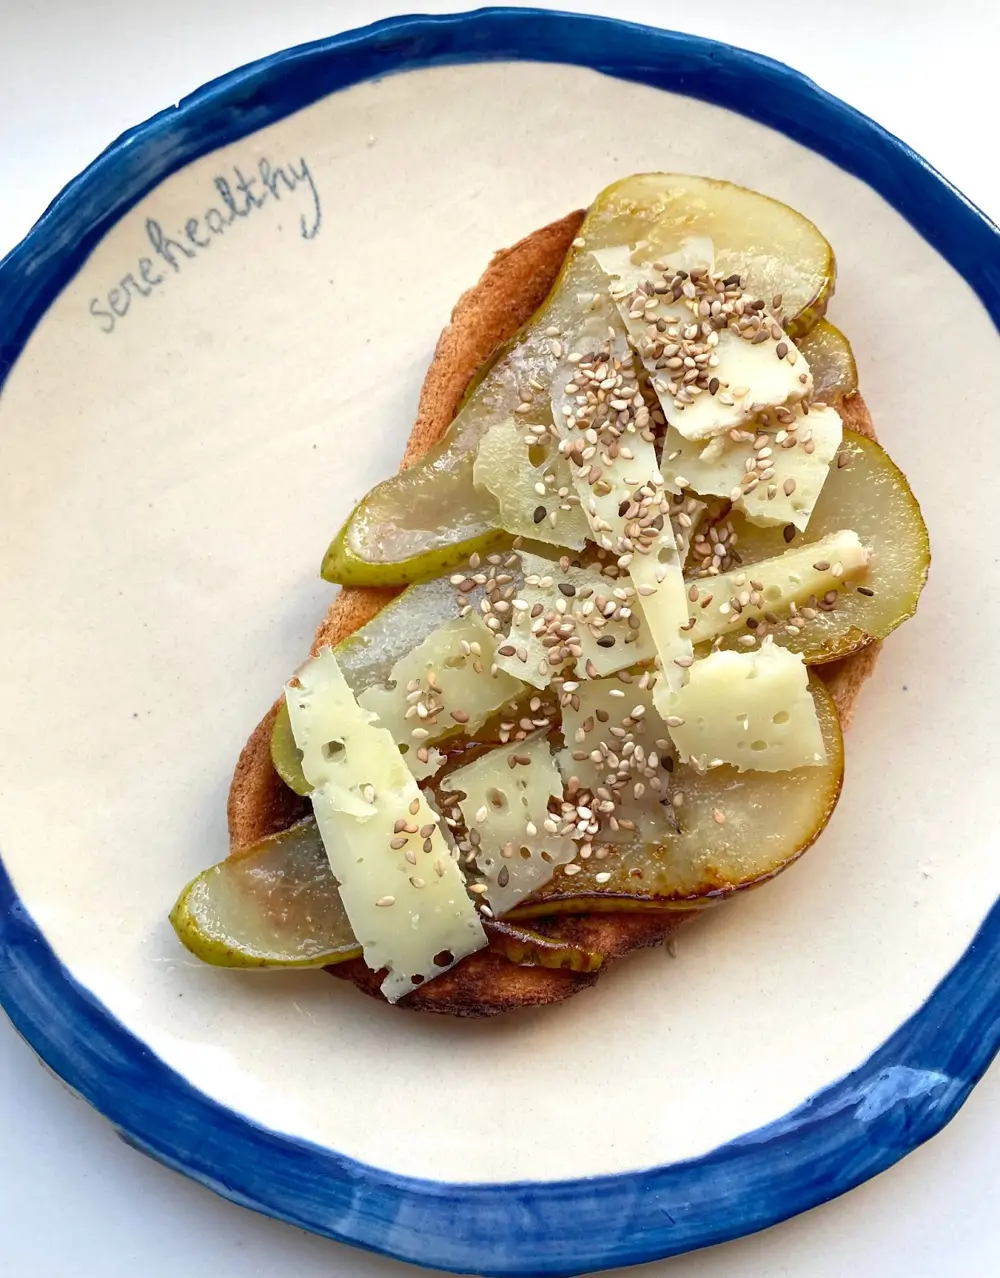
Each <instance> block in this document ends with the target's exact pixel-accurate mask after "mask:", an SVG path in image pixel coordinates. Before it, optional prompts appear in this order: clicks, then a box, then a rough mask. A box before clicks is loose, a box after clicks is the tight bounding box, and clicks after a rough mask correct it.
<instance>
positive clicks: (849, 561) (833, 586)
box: [690, 529, 869, 643]
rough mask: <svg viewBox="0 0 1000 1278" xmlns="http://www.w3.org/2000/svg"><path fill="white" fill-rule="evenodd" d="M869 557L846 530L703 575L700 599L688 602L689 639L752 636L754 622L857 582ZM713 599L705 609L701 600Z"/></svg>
mask: <svg viewBox="0 0 1000 1278" xmlns="http://www.w3.org/2000/svg"><path fill="white" fill-rule="evenodd" d="M868 558H869V556H868V551H867V550H866V549H865V547H864V546H863V545H862V544H861V539H860V538H859V537H858V534H857V533H856V532H852V531H851V530H850V529H842V530H841V531H840V532H834V533H829V534H828V535H827V536H826V537H822V538H821V539H820V540H819V541H814V542H811V543H810V544H808V545H805V546H796V547H795V548H794V549H790V550H786V551H785V552H784V554H781V555H775V556H774V557H773V558H771V559H761V560H759V561H758V562H757V563H755V564H746V565H745V566H744V567H742V568H739V569H733V570H732V571H730V572H726V573H720V574H719V575H718V576H717V577H703V578H701V579H700V580H699V581H698V582H697V583H696V584H697V586H698V589H699V592H700V593H699V598H698V599H697V600H695V601H692V602H691V604H690V607H691V615H692V617H693V618H694V627H693V628H692V630H691V631H690V634H691V638H692V639H693V640H694V642H695V643H704V642H705V640H706V639H714V638H715V636H716V635H724V634H728V633H729V632H739V631H740V630H742V631H743V632H744V633H747V634H749V631H748V630H747V628H746V623H747V621H748V620H750V619H751V618H756V619H759V618H761V617H763V615H764V613H765V612H774V613H778V614H780V613H782V612H787V611H788V608H789V605H791V604H793V603H794V604H797V605H802V604H804V603H806V602H807V601H808V600H809V599H810V598H811V597H812V596H813V595H815V596H816V598H817V599H821V598H822V597H823V596H824V595H825V594H826V593H827V591H829V590H839V589H841V588H842V587H843V586H844V585H845V584H846V582H847V581H848V580H850V581H857V579H858V578H859V577H861V576H863V575H864V573H865V571H866V570H867V568H868ZM709 596H711V603H709V604H708V605H707V606H706V607H704V608H703V607H702V606H701V601H702V600H704V599H707V598H708V597H709ZM734 601H735V603H734Z"/></svg>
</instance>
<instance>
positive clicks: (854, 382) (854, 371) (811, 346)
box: [799, 319, 858, 407]
mask: <svg viewBox="0 0 1000 1278" xmlns="http://www.w3.org/2000/svg"><path fill="white" fill-rule="evenodd" d="M799 353H800V354H801V355H804V356H805V358H806V362H807V363H808V365H809V370H810V372H811V373H812V376H813V396H812V397H813V399H818V400H821V401H822V402H823V403H824V404H832V405H833V406H834V407H836V406H837V404H839V403H840V401H841V400H842V399H844V398H845V397H846V396H847V395H853V394H854V392H855V391H856V390H857V389H858V366H857V364H856V363H855V362H854V352H853V351H852V350H851V343H850V342H849V341H848V340H847V338H846V337H845V336H844V334H843V333H842V332H841V331H840V329H839V328H837V327H835V326H834V325H833V324H831V323H830V321H829V320H827V319H821V320H820V321H819V323H818V324H816V325H814V326H813V327H812V328H811V329H810V330H809V332H808V333H806V334H805V336H804V337H801V338H800V339H799Z"/></svg>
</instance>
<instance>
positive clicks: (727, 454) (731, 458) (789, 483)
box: [661, 404, 843, 532]
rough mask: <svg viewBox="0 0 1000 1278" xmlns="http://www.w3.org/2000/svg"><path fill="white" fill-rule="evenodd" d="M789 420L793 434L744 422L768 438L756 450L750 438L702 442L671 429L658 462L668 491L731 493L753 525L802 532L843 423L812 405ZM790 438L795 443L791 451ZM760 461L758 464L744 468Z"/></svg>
mask: <svg viewBox="0 0 1000 1278" xmlns="http://www.w3.org/2000/svg"><path fill="white" fill-rule="evenodd" d="M793 416H794V422H793V423H792V427H793V428H792V429H791V430H789V429H788V427H787V426H785V427H783V428H781V429H778V430H776V429H775V423H774V422H772V421H766V422H764V421H755V422H748V423H747V432H746V433H749V434H752V435H753V436H754V437H755V438H756V439H761V438H762V437H765V436H766V438H767V441H768V442H767V443H766V444H764V446H763V447H762V448H761V449H759V450H755V449H754V447H753V443H754V440H752V439H751V440H747V439H740V440H737V441H734V440H732V439H730V438H729V435H728V434H727V435H721V436H720V435H717V436H715V438H714V439H712V440H710V441H709V442H708V443H707V444H706V443H705V441H704V440H688V439H685V438H684V436H683V435H681V434H680V432H679V431H677V430H676V429H675V428H674V427H673V426H671V427H669V428H668V430H667V434H666V437H665V439H664V442H663V456H662V463H661V466H662V470H663V477H664V483H665V484H666V487H667V488H668V489H669V490H670V491H671V492H674V493H679V492H681V491H682V490H683V489H690V490H691V491H692V492H696V493H700V494H701V495H702V496H706V497H711V496H715V497H726V498H729V499H733V497H734V494H735V500H734V501H733V504H734V505H735V507H736V508H737V509H738V510H742V511H744V512H745V514H746V516H747V518H748V519H749V520H750V522H751V523H754V524H761V525H764V526H769V525H775V524H794V525H795V527H796V528H798V529H799V531H800V532H803V531H804V530H805V528H806V527H807V525H808V523H809V519H810V517H811V515H812V512H813V510H814V508H815V506H816V502H817V500H818V499H819V495H820V492H821V490H822V488H823V485H824V483H825V482H826V478H827V476H828V475H829V473H830V463H831V462H832V461H833V459H834V458H835V457H836V455H837V451H838V449H839V448H840V444H841V440H842V438H843V423H842V422H841V420H840V414H839V413H838V412H837V410H836V409H835V408H832V407H829V406H827V405H825V404H812V405H810V406H809V408H808V411H805V410H804V408H803V406H802V405H797V406H796V409H795V411H794V414H793ZM758 430H759V431H760V432H761V434H758V433H757V432H758ZM741 433H742V432H741ZM788 440H794V441H795V442H794V443H793V445H792V446H791V447H788V446H787V443H786V441H788ZM758 459H759V462H760V464H759V465H754V468H753V470H748V469H747V467H748V464H749V463H750V462H756V461H757V460H758ZM751 476H753V479H751V478H750V477H751ZM681 480H683V481H684V482H683V483H681V482H680V481H681Z"/></svg>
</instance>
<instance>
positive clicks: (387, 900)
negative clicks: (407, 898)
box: [375, 896, 396, 906]
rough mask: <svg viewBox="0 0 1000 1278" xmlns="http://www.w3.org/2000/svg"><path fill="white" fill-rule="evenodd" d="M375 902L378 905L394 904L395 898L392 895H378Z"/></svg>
mask: <svg viewBox="0 0 1000 1278" xmlns="http://www.w3.org/2000/svg"><path fill="white" fill-rule="evenodd" d="M375 904H376V905H380V906H387V905H395V904H396V898H395V897H394V896H380V897H379V899H378V900H377V901H376V902H375Z"/></svg>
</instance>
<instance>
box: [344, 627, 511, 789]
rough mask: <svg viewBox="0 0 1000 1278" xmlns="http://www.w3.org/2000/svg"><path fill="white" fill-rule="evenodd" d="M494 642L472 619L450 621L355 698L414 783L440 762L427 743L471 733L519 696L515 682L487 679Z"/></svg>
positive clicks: (499, 676)
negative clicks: (393, 745)
mask: <svg viewBox="0 0 1000 1278" xmlns="http://www.w3.org/2000/svg"><path fill="white" fill-rule="evenodd" d="M497 642H498V641H497V637H496V635H494V634H493V632H492V631H491V630H490V629H489V628H488V627H487V626H486V624H485V622H484V621H483V619H482V617H480V616H479V614H478V613H475V612H470V613H466V615H465V616H464V617H455V618H453V619H452V620H451V621H446V622H445V623H444V625H443V626H439V627H438V628H437V629H436V630H433V631H432V632H431V633H430V634H429V635H428V636H427V638H426V639H424V640H423V642H422V643H419V644H418V645H417V646H416V647H415V648H413V649H412V650H411V651H410V652H408V653H407V654H406V656H405V657H401V658H400V660H399V661H397V662H396V664H395V665H394V666H393V667H392V669H391V670H390V671H389V679H388V682H387V683H385V684H374V685H373V686H372V687H370V688H366V689H365V690H364V692H362V693H361V695H360V696H359V697H358V701H359V703H360V704H361V705H362V706H363V707H364V708H365V709H366V710H372V711H374V712H375V714H377V715H378V719H379V723H380V724H381V726H382V727H383V728H387V729H388V730H389V731H390V732H391V733H392V738H393V740H394V741H395V742H396V744H397V746H398V747H399V749H400V752H401V753H402V754H403V755H404V756H405V758H406V762H407V765H408V767H409V768H410V771H411V772H412V773H413V775H414V776H415V777H417V778H422V777H425V776H430V775H431V774H432V773H434V772H436V771H437V769H438V768H439V767H440V766H441V764H442V763H443V762H444V756H443V755H442V754H440V753H439V752H438V751H437V750H434V749H433V748H432V747H430V746H429V744H428V743H429V742H432V741H437V740H439V739H440V738H441V737H444V736H448V735H451V734H453V733H455V732H470V733H471V732H475V731H476V729H477V728H480V727H482V725H483V724H484V723H485V722H486V720H487V719H489V717H490V716H491V715H492V714H495V713H496V711H498V710H499V709H500V707H501V706H502V705H503V704H504V703H505V702H506V701H510V700H512V699H514V698H516V697H518V696H520V694H521V693H522V692H523V691H524V684H523V683H521V681H520V680H519V679H516V678H514V677H513V676H512V675H510V674H507V673H506V672H504V671H502V670H501V671H498V672H497V674H495V675H491V673H490V669H491V667H492V664H493V660H494V655H495V652H496V646H497ZM456 715H457V716H458V717H457V718H456V717H455V716H456ZM422 755H424V756H426V757H425V758H422V757H421V756H422Z"/></svg>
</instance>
